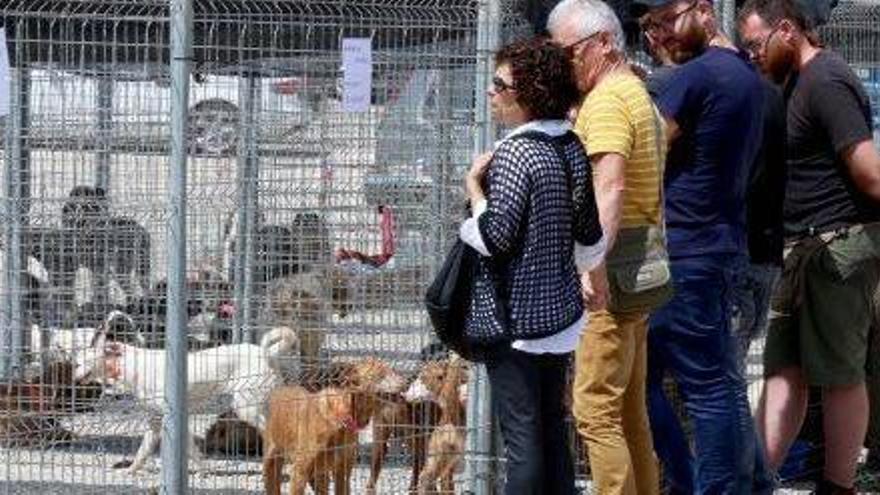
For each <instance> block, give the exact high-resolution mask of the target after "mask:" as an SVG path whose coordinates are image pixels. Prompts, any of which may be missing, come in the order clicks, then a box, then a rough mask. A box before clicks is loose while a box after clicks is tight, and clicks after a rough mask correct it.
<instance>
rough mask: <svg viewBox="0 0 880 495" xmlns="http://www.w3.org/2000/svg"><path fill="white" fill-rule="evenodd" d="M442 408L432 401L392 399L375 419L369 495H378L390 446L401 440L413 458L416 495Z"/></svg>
mask: <svg viewBox="0 0 880 495" xmlns="http://www.w3.org/2000/svg"><path fill="white" fill-rule="evenodd" d="M440 414H441V410H440V406H438V405H437V404H436V403H434V402H432V401H429V400H419V401H416V402H407V401H406V400H404V399H403V397H400V396H397V397H394V398H389V400H388V401H385V402H383V403H382V405H381V406H380V407H379V410H378V411H377V412H376V415H375V416H374V417H373V450H372V456H371V458H370V479H369V481H368V482H367V488H366V493H367V495H374V494H375V493H376V485H377V484H378V482H379V475H380V474H381V472H382V466H383V464H384V463H385V457H386V455H387V454H388V442H389V441H390V440H391V439H392V438H399V439H401V440H402V441H403V444H404V445H405V446H406V448H407V450H409V453H410V455H411V456H412V476H411V478H410V485H409V492H410V493H412V492H415V491H416V488H417V486H418V479H419V473H421V472H422V467H423V466H424V464H425V452H426V450H427V446H428V436H429V435H430V434H431V430H432V429H433V428H434V426H436V425H437V421H438V420H439V419H440Z"/></svg>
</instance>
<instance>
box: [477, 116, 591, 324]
mask: <svg viewBox="0 0 880 495" xmlns="http://www.w3.org/2000/svg"><path fill="white" fill-rule="evenodd" d="M532 127H533V128H534V127H535V126H532ZM539 127H540V126H539ZM523 130H530V129H529V126H523V127H521V128H520V129H518V130H517V131H514V133H511V136H508V138H506V139H505V140H504V141H502V142H501V144H500V145H499V146H498V147H497V149H496V150H495V153H494V155H493V158H492V162H491V164H490V165H489V170H488V172H487V175H486V180H485V181H484V188H485V193H486V203H485V206H483V205H475V209H476V210H477V211H475V218H472V219H469V220H467V221H465V223H464V224H463V225H462V229H461V235H462V238H463V239H464V240H465V242H468V243H469V244H471V245H474V247H476V248H477V251H479V252H481V254H483V255H484V256H482V257H481V258H480V264H481V269H483V270H487V271H490V272H492V273H495V274H498V275H499V277H500V280H501V281H502V283H501V284H500V285H501V287H502V289H503V293H502V297H504V298H505V299H506V301H505V302H506V309H507V314H508V318H509V322H508V323H509V325H508V327H509V328H507V329H502V328H500V327H499V322H498V321H497V319H496V318H495V316H494V315H495V313H494V311H493V308H494V306H493V304H494V301H491V300H487V299H486V298H487V294H491V291H487V290H486V289H487V287H486V286H485V284H486V283H488V282H487V281H488V279H486V278H485V277H477V280H476V281H475V284H474V289H473V291H472V300H471V311H470V314H469V317H468V320H467V322H466V326H467V333H468V335H470V336H493V335H499V334H500V333H504V332H505V331H506V332H507V333H508V335H509V336H510V337H511V338H515V339H541V338H544V337H548V336H551V335H554V334H556V333H559V332H561V331H563V330H566V329H567V328H568V327H570V326H571V325H572V324H573V323H575V322H577V321H578V320H579V319H580V318H581V316H582V315H583V312H584V308H583V301H582V296H581V286H580V280H579V277H578V272H577V268H576V252H575V251H576V244H577V245H578V247H579V250H580V251H582V253H578V254H584V256H586V257H589V258H592V260H589V261H584V263H583V264H586V265H587V266H581V269H590V268H592V267H593V266H595V265H596V264H598V262H597V261H596V256H595V253H596V252H600V253H601V252H603V251H604V248H602V246H600V244H602V245H603V241H604V239H603V236H602V228H601V226H600V224H599V215H598V210H597V207H596V201H595V196H594V193H593V183H592V169H591V167H590V163H589V160H588V158H587V155H586V153H585V152H584V149H583V146H582V145H581V142H580V140H579V139H578V138H577V136H575V135H574V133H572V132H565V133H562V134H560V135H557V136H554V137H552V139H554V140H555V141H556V144H557V146H561V149H562V150H564V152H565V154H566V155H567V158H568V163H567V164H566V163H564V162H563V160H561V159H560V156H559V154H558V153H557V147H555V146H554V145H553V144H551V143H548V142H544V141H542V140H538V139H534V138H532V137H529V136H528V135H523ZM517 134H519V136H517ZM569 167H571V170H570V174H571V175H569ZM569 180H570V181H571V182H570V183H569ZM483 208H485V210H483ZM474 223H475V224H476V230H477V231H478V236H477V237H478V238H477V239H476V242H473V240H471V242H469V240H468V237H473V236H469V235H468V234H467V231H468V230H469V229H468V224H470V227H471V229H470V230H474V229H473V227H474ZM481 244H482V245H481ZM590 248H592V249H590ZM596 248H599V249H596ZM486 255H487V256H486ZM584 256H579V257H580V258H583V257H584ZM598 261H599V262H600V261H601V257H600V259H599V260H598ZM489 340H491V339H489Z"/></svg>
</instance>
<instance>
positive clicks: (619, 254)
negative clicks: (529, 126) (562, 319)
mask: <svg viewBox="0 0 880 495" xmlns="http://www.w3.org/2000/svg"><path fill="white" fill-rule="evenodd" d="M547 27H548V30H549V31H550V34H551V35H552V36H553V39H554V40H555V41H556V42H557V43H558V44H560V45H562V46H564V47H566V49H567V51H568V54H569V56H570V57H571V59H572V64H573V66H574V71H575V76H576V78H577V84H578V88H579V89H580V91H581V92H582V93H583V94H584V95H585V99H584V102H583V104H582V105H581V107H580V110H579V112H578V116H577V122H576V124H575V132H576V133H577V134H578V136H579V137H580V138H581V140H582V142H583V143H584V147H585V148H586V150H587V153H588V154H589V155H590V160H591V162H592V163H593V171H594V174H593V183H594V189H595V191H596V203H597V205H598V207H599V218H600V221H601V224H602V229H603V231H604V233H605V238H606V240H607V246H608V248H607V259H608V266H607V267H606V266H604V265H603V266H600V267H598V268H597V269H595V270H592V271H590V272H586V273H584V274H583V275H582V277H581V282H582V285H583V289H584V298H585V299H586V301H587V303H588V305H589V306H590V309H591V311H592V312H591V314H590V319H589V323H588V325H587V329H586V331H585V332H584V333H583V336H582V337H581V341H580V344H579V346H578V349H577V353H576V372H575V380H574V394H573V395H574V403H573V410H574V416H575V419H576V421H577V428H578V431H579V433H580V434H581V436H582V437H583V438H584V440H585V442H586V444H587V451H588V452H589V456H590V466H591V469H592V475H593V482H594V489H595V491H596V493H601V494H632V495H636V494H639V495H651V494H656V493H658V492H659V481H658V467H657V460H656V458H655V456H654V448H653V445H652V441H651V430H650V427H649V424H648V413H647V406H646V398H645V377H646V370H647V346H646V342H647V332H648V314H649V312H650V310H651V309H653V307H652V306H651V305H650V304H648V305H642V306H640V307H637V308H636V309H633V307H632V306H631V305H630V306H629V307H627V308H626V309H622V305H621V304H620V303H622V302H623V301H622V300H621V299H622V297H623V294H621V293H619V292H609V285H608V273H611V274H612V276H615V275H618V273H617V271H619V270H621V269H624V268H631V266H627V267H623V266H621V265H620V264H617V263H615V260H620V259H622V258H631V257H633V256H635V257H636V258H638V257H640V256H645V255H646V254H647V253H646V252H645V251H644V249H645V242H644V241H645V239H650V238H655V239H662V229H661V228H660V227H661V222H662V216H661V207H662V206H661V199H660V198H661V195H660V190H661V187H662V181H661V170H662V161H663V156H664V154H665V150H666V142H665V138H664V134H663V129H662V125H661V123H660V120H659V118H658V117H656V116H655V115H656V114H655V112H654V107H653V104H652V102H651V98H650V96H649V95H648V92H647V89H646V88H645V85H644V83H643V82H642V80H641V79H639V78H638V77H637V76H636V75H635V74H634V73H633V71H632V69H631V68H630V65H629V63H628V62H627V60H626V56H625V55H624V36H623V30H622V29H621V25H620V21H619V20H618V18H617V16H616V15H615V14H614V12H613V11H612V10H611V8H610V7H609V6H608V5H607V4H605V3H604V2H602V1H600V0H563V1H562V2H561V3H559V4H558V5H557V6H556V8H555V9H554V10H553V11H552V12H551V13H550V16H549V18H548V22H547ZM655 304H656V303H655Z"/></svg>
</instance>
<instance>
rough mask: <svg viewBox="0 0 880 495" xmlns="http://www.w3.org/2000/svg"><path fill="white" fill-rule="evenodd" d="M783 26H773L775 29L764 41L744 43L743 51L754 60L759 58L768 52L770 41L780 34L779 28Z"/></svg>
mask: <svg viewBox="0 0 880 495" xmlns="http://www.w3.org/2000/svg"><path fill="white" fill-rule="evenodd" d="M781 26H782V23H777V24H776V25H775V26H773V29H771V30H770V32H769V33H767V36H765V37H764V39H763V40H760V41H759V40H751V41H747V42H745V43H743V49H744V50H745V51H746V53H748V54H749V56H750V57H752V58H758V56H759V55H761V54H762V53H764V52H765V51H767V46H768V45H769V44H770V40H772V39H773V36H775V35H776V33H778V32H779V28H780V27H781Z"/></svg>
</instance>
